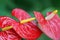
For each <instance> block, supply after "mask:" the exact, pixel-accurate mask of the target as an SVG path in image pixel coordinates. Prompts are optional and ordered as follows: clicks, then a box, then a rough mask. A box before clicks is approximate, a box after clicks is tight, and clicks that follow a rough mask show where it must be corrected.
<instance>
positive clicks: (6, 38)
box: [0, 17, 21, 40]
mask: <svg viewBox="0 0 60 40" xmlns="http://www.w3.org/2000/svg"><path fill="white" fill-rule="evenodd" d="M14 22H15V21H14V20H13V19H11V18H9V17H0V28H4V27H6V26H12V25H13V23H14ZM4 30H5V29H4ZM4 30H3V31H1V30H0V31H1V32H0V40H21V37H19V36H18V35H17V34H16V32H15V31H14V30H13V29H10V30H7V31H4Z"/></svg>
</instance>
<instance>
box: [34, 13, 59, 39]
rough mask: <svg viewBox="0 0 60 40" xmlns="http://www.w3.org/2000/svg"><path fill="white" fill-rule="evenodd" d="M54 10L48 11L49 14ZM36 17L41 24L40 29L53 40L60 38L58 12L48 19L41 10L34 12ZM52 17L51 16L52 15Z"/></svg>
mask: <svg viewBox="0 0 60 40" xmlns="http://www.w3.org/2000/svg"><path fill="white" fill-rule="evenodd" d="M51 13H52V12H48V14H47V15H48V16H49V15H50V14H51ZM34 14H35V17H36V19H37V21H38V23H39V25H40V29H41V30H42V31H43V32H44V33H45V34H46V35H47V36H49V37H50V38H52V39H53V40H60V18H59V16H58V15H57V14H56V15H55V16H54V17H53V18H51V19H50V20H46V19H45V18H44V16H43V15H42V14H41V13H40V12H34ZM50 17H51V16H50Z"/></svg>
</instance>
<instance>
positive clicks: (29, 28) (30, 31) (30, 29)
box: [12, 8, 42, 40]
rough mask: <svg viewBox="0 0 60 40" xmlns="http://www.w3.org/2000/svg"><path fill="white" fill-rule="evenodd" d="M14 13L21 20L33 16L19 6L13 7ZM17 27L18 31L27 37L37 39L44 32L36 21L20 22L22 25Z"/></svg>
mask: <svg viewBox="0 0 60 40" xmlns="http://www.w3.org/2000/svg"><path fill="white" fill-rule="evenodd" d="M12 15H13V16H15V17H16V18H17V19H18V20H19V21H21V20H25V19H28V18H31V16H30V15H29V14H28V13H27V12H26V11H24V10H22V9H19V8H15V9H13V11H12ZM19 24H20V23H19ZM16 28H17V31H16V32H17V33H18V34H19V35H20V36H21V37H22V38H25V39H31V40H32V39H36V38H38V37H39V36H40V35H41V34H42V32H41V31H40V29H39V28H38V27H37V25H36V23H35V22H34V21H31V22H28V23H25V24H20V27H15V29H16Z"/></svg>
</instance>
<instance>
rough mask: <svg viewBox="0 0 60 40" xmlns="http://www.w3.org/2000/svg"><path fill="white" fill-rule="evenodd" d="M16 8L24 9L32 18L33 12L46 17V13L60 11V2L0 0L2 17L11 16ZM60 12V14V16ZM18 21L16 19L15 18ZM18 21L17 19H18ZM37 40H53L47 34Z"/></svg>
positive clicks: (59, 0) (0, 14)
mask: <svg viewBox="0 0 60 40" xmlns="http://www.w3.org/2000/svg"><path fill="white" fill-rule="evenodd" d="M14 8H22V9H24V10H26V11H27V12H28V13H29V14H30V15H31V16H32V17H33V16H34V15H33V11H39V12H41V13H42V14H43V15H44V16H46V12H49V11H53V10H55V9H57V10H58V11H60V0H0V16H9V17H11V18H14V17H13V16H12V15H11V11H12V9H14ZM59 13H60V12H58V14H59ZM14 19H16V18H14ZM16 20H17V19H16ZM37 40H51V39H50V38H49V37H47V36H46V35H45V34H42V35H41V37H40V38H38V39H37Z"/></svg>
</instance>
